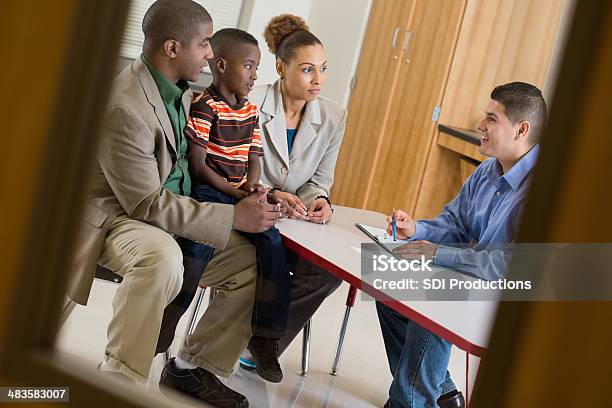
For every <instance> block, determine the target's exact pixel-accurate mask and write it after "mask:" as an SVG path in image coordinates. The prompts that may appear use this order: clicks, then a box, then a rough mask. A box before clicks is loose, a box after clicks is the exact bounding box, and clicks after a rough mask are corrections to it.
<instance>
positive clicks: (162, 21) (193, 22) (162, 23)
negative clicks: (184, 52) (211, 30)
mask: <svg viewBox="0 0 612 408" xmlns="http://www.w3.org/2000/svg"><path fill="white" fill-rule="evenodd" d="M202 24H212V17H211V16H210V14H208V11H206V9H205V8H204V7H202V6H201V5H199V4H198V3H196V2H194V1H192V0H158V1H156V2H155V3H153V4H152V5H151V7H149V9H148V10H147V12H146V13H145V15H144V18H143V20H142V32H143V33H144V36H145V40H144V43H143V46H142V48H143V50H144V51H145V53H150V52H154V51H156V50H158V49H161V48H162V47H163V44H164V42H165V41H166V40H170V39H172V40H176V41H178V42H180V43H181V44H183V45H185V46H188V45H189V44H190V43H191V40H192V39H193V38H194V37H195V36H196V35H197V34H198V32H199V30H200V27H201V25H202Z"/></svg>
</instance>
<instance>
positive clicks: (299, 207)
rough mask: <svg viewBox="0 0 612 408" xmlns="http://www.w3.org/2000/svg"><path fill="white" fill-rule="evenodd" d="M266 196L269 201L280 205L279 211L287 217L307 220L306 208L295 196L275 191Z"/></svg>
mask: <svg viewBox="0 0 612 408" xmlns="http://www.w3.org/2000/svg"><path fill="white" fill-rule="evenodd" d="M268 196H269V197H268V200H269V201H272V202H274V203H280V204H281V211H282V213H283V214H284V215H286V216H287V217H289V218H300V219H307V212H306V211H307V210H306V206H305V205H304V203H303V202H302V200H300V198H299V197H298V196H296V195H295V194H291V193H287V192H285V191H278V190H277V191H274V192H272V193H270V194H268Z"/></svg>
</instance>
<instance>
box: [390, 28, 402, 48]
mask: <svg viewBox="0 0 612 408" xmlns="http://www.w3.org/2000/svg"><path fill="white" fill-rule="evenodd" d="M400 30H401V28H399V27H395V31H394V32H393V40H392V41H391V48H395V47H397V35H398V34H399V32H400Z"/></svg>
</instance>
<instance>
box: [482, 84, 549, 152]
mask: <svg viewBox="0 0 612 408" xmlns="http://www.w3.org/2000/svg"><path fill="white" fill-rule="evenodd" d="M491 99H493V100H494V101H497V102H499V103H501V104H502V105H504V108H505V112H506V116H508V119H509V120H510V122H511V123H512V124H516V123H518V122H520V121H523V120H524V121H527V122H529V125H530V130H529V142H531V143H532V144H536V143H538V141H539V140H540V135H541V134H542V131H543V130H544V126H545V125H546V102H545V101H544V96H543V95H542V91H540V90H539V89H538V87H536V86H534V85H531V84H528V83H526V82H510V83H508V84H504V85H499V86H497V87H495V89H493V92H491Z"/></svg>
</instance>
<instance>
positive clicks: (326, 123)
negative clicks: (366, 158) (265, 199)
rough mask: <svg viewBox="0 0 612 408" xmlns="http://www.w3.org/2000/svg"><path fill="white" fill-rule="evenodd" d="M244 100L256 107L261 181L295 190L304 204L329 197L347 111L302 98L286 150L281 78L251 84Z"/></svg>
mask: <svg viewBox="0 0 612 408" xmlns="http://www.w3.org/2000/svg"><path fill="white" fill-rule="evenodd" d="M249 99H250V100H251V101H253V103H255V104H256V105H257V107H258V108H259V125H260V127H261V140H262V143H263V149H264V156H263V157H262V158H261V168H262V180H263V181H264V182H265V183H266V184H268V185H270V186H275V185H277V186H279V187H281V188H282V189H283V190H284V191H287V192H289V193H292V194H296V195H297V196H298V197H300V200H302V202H303V203H304V204H305V205H306V206H308V205H310V203H311V202H312V201H313V200H314V199H315V198H316V197H317V196H319V195H324V196H329V192H330V189H331V186H332V184H333V182H334V168H335V166H336V158H337V157H338V151H339V150H340V145H341V144H342V137H343V136H344V127H345V123H346V109H344V108H342V107H341V106H340V105H338V104H337V103H335V102H332V101H330V100H329V99H325V98H318V99H316V100H314V101H312V102H307V103H306V110H305V111H304V116H303V117H302V121H301V122H300V127H299V129H298V131H297V134H296V136H295V140H294V142H293V148H292V149H291V154H289V148H288V145H287V125H286V124H285V113H284V110H283V97H282V95H281V89H280V80H277V81H276V82H275V83H274V84H272V85H262V86H257V87H255V89H253V91H252V92H251V94H250V95H249Z"/></svg>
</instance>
